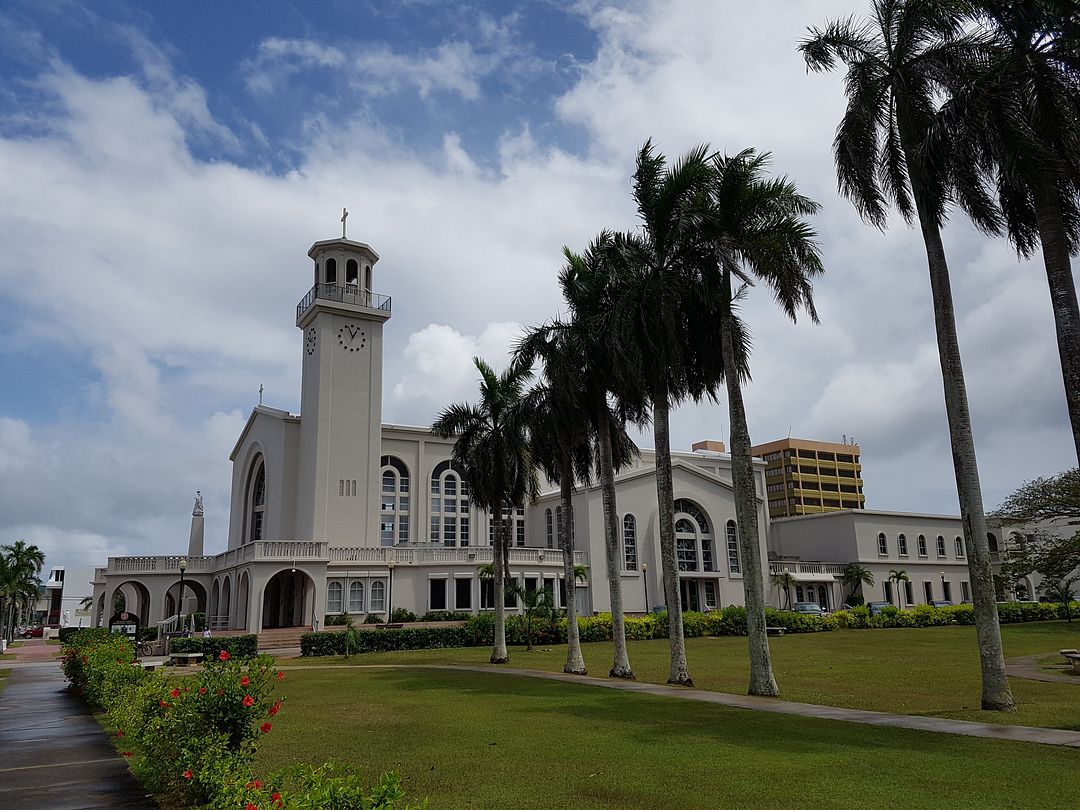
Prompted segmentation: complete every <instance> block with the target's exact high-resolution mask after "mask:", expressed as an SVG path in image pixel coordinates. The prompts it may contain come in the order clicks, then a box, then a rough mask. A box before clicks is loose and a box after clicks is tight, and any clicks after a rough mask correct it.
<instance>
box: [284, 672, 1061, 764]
mask: <svg viewBox="0 0 1080 810" xmlns="http://www.w3.org/2000/svg"><path fill="white" fill-rule="evenodd" d="M278 669H285V670H293V671H302V670H305V669H445V670H449V671H452V672H483V673H486V674H489V675H516V676H519V677H526V678H543V679H545V680H550V681H564V682H566V683H575V684H581V685H582V686H596V687H600V688H602V689H615V690H618V691H620V692H638V693H643V694H646V695H656V696H659V697H670V698H678V699H680V700H696V701H699V702H701V703H715V704H719V705H721V706H730V707H731V708H735V709H749V710H750V711H759V712H772V713H775V714H789V715H795V716H798V717H818V718H821V719H823V720H842V721H844V722H848V723H864V724H867V725H871V726H891V727H893V728H910V729H915V730H917V731H933V732H937V733H939V734H960V735H963V736H966V737H984V738H986V739H991V740H1014V741H1017V742H1033V743H1041V744H1043V745H1062V746H1066V747H1070V748H1080V731H1067V730H1064V729H1058V728H1037V727H1034V726H1007V725H1002V724H998V723H976V722H973V721H971V720H949V719H946V718H943V717H925V716H919V715H910V714H889V713H888V712H873V711H867V710H865V709H845V708H841V707H838V706H820V705H818V704H815V703H795V702H794V701H790V700H778V699H777V698H764V697H754V696H751V695H731V694H727V693H726V692H707V691H705V690H703V689H686V688H683V687H680V686H665V685H661V684H655V683H642V682H640V681H622V680H618V679H614V678H611V679H608V678H593V677H589V676H588V675H567V674H565V673H562V672H543V671H540V670H534V669H514V668H512V667H498V668H496V667H484V666H465V665H457V664H453V665H451V664H402V665H398V664H365V665H349V664H327V665H326V666H319V665H318V664H316V665H313V666H304V667H289V666H287V665H286V666H281V667H278Z"/></svg>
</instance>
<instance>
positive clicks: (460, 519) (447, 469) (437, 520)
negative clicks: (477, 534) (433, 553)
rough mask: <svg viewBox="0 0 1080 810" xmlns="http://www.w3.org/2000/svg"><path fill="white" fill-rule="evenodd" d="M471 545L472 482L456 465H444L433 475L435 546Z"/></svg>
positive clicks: (432, 514) (440, 464)
mask: <svg viewBox="0 0 1080 810" xmlns="http://www.w3.org/2000/svg"><path fill="white" fill-rule="evenodd" d="M440 540H441V541H442V544H443V545H444V546H459V545H460V546H467V545H469V482H468V481H467V480H465V471H464V469H463V468H462V467H461V465H460V464H455V463H454V462H453V461H450V460H446V461H441V462H439V463H438V464H436V465H435V469H434V470H432V471H431V542H433V543H438V542H439V541H440Z"/></svg>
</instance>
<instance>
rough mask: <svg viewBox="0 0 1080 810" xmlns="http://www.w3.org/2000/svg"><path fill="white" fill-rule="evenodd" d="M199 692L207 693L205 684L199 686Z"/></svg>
mask: <svg viewBox="0 0 1080 810" xmlns="http://www.w3.org/2000/svg"><path fill="white" fill-rule="evenodd" d="M199 694H200V695H205V694H206V687H205V686H200V687H199Z"/></svg>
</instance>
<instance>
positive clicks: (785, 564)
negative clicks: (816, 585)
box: [769, 560, 847, 575]
mask: <svg viewBox="0 0 1080 810" xmlns="http://www.w3.org/2000/svg"><path fill="white" fill-rule="evenodd" d="M846 568H847V565H845V564H844V563H823V562H799V561H797V560H774V561H773V562H770V563H769V574H782V573H784V571H787V572H788V573H790V574H836V575H840V574H843V573H844V569H846Z"/></svg>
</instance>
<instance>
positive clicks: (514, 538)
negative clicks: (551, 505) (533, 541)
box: [488, 506, 574, 548]
mask: <svg viewBox="0 0 1080 810" xmlns="http://www.w3.org/2000/svg"><path fill="white" fill-rule="evenodd" d="M560 508H561V507H560ZM502 511H503V520H508V521H510V545H512V546H517V547H518V548H523V547H524V546H525V510H524V509H523V508H522V507H520V506H519V507H517V508H516V509H514V517H513V518H512V519H511V517H510V510H509V509H507V508H506V507H503V510H502ZM558 515H559V509H556V510H555V523H556V524H557V523H558V522H559V517H558ZM570 519H571V525H570V532H571V534H573V531H574V527H573V522H572V521H573V513H572V512H571V514H570ZM488 543H489V544H490V545H494V544H495V521H494V520H492V519H491V516H490V515H489V516H488Z"/></svg>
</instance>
